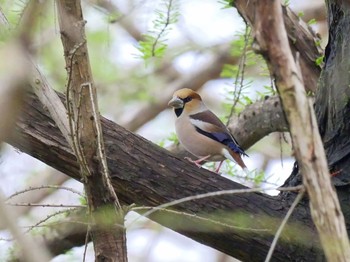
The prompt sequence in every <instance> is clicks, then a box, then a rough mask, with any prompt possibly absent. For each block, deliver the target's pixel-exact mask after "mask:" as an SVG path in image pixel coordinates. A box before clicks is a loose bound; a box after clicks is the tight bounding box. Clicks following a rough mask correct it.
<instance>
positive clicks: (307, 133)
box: [252, 0, 350, 261]
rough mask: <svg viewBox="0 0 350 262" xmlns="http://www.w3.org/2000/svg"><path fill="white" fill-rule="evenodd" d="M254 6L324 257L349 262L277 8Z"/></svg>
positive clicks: (319, 148)
mask: <svg viewBox="0 0 350 262" xmlns="http://www.w3.org/2000/svg"><path fill="white" fill-rule="evenodd" d="M252 5H253V6H255V7H256V11H255V20H254V25H253V27H254V34H255V38H256V41H257V43H258V45H259V52H261V53H262V54H263V56H264V57H265V59H266V60H267V61H268V65H269V68H270V72H271V75H272V76H273V78H274V79H275V81H276V86H277V89H278V91H279V93H280V96H281V100H282V103H283V108H284V111H285V113H286V118H287V120H288V122H289V125H290V133H291V137H292V141H293V148H294V152H295V156H296V159H297V161H298V164H299V166H300V170H301V173H302V175H303V184H304V185H305V187H306V190H307V192H308V195H309V198H310V208H311V214H312V218H313V221H314V222H315V225H316V228H317V230H318V232H319V235H320V239H321V243H322V246H323V249H324V251H325V255H326V257H327V259H328V260H329V261H348V260H347V259H348V258H350V246H349V240H348V235H347V231H346V228H345V221H344V216H343V214H342V212H341V209H340V204H339V201H338V197H337V194H336V192H335V190H334V188H333V186H332V184H331V179H330V174H329V171H328V166H327V162H326V156H325V152H324V149H323V145H322V142H321V137H320V135H319V132H318V128H317V123H316V118H315V114H314V110H313V107H312V106H310V103H309V101H308V100H307V97H306V92H305V88H304V86H303V80H302V76H301V72H300V69H299V68H298V65H297V62H298V56H296V57H297V58H296V62H295V59H294V57H293V56H292V52H291V50H290V48H289V43H288V38H287V34H286V31H285V26H284V23H283V17H282V8H281V5H280V2H279V1H277V0H275V1H271V0H266V1H265V0H259V1H252Z"/></svg>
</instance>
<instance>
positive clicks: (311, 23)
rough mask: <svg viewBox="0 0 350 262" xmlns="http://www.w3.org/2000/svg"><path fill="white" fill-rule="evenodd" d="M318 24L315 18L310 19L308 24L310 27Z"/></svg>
mask: <svg viewBox="0 0 350 262" xmlns="http://www.w3.org/2000/svg"><path fill="white" fill-rule="evenodd" d="M316 23H317V21H316V19H315V18H312V19H310V21H309V22H307V24H308V25H315V24H316Z"/></svg>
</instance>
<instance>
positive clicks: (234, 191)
mask: <svg viewBox="0 0 350 262" xmlns="http://www.w3.org/2000/svg"><path fill="white" fill-rule="evenodd" d="M302 188H303V187H302V186H296V187H277V188H276V187H271V188H248V189H231V190H221V191H216V192H209V193H204V194H199V195H194V196H189V197H184V198H181V199H177V200H174V201H171V202H168V203H165V204H162V205H159V206H157V207H153V208H152V209H151V210H149V211H147V212H145V213H144V214H142V215H143V216H144V217H148V216H150V215H151V214H153V213H154V212H156V211H158V210H160V209H165V208H168V207H171V206H175V205H178V204H181V203H184V202H188V201H194V200H198V199H202V198H208V197H216V196H222V195H232V194H247V193H256V192H264V191H269V190H279V191H299V190H300V189H302ZM138 219H139V218H136V219H135V220H134V221H133V222H131V223H130V224H129V226H131V225H132V224H134V223H135V222H136V221H137V220H138Z"/></svg>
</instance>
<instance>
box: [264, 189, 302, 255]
mask: <svg viewBox="0 0 350 262" xmlns="http://www.w3.org/2000/svg"><path fill="white" fill-rule="evenodd" d="M304 194H305V188H304V187H303V188H302V189H301V190H300V191H299V194H298V195H297V197H296V198H295V199H294V202H293V204H292V205H291V207H290V208H289V210H288V212H287V214H286V216H285V217H284V219H283V221H282V223H281V225H280V226H279V228H278V230H277V232H276V234H275V237H274V238H273V241H272V243H271V247H270V249H269V252H268V253H267V256H266V259H265V262H269V261H270V260H271V258H272V254H273V251H274V250H275V247H276V245H277V241H278V239H279V237H280V235H281V233H282V231H283V229H284V227H285V226H286V224H287V222H288V219H289V217H290V216H291V215H292V213H293V211H294V209H295V207H296V206H297V205H298V204H299V202H300V200H301V199H302V198H303V196H304Z"/></svg>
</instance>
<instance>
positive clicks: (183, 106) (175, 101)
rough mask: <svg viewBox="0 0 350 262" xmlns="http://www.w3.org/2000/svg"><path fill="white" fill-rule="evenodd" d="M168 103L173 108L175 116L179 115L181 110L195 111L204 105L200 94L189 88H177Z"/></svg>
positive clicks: (189, 112) (200, 109)
mask: <svg viewBox="0 0 350 262" xmlns="http://www.w3.org/2000/svg"><path fill="white" fill-rule="evenodd" d="M168 105H169V106H171V107H173V108H174V109H175V113H176V115H177V116H180V115H181V113H182V112H183V111H185V112H187V113H188V114H191V113H196V112H199V111H202V108H203V107H204V104H203V102H202V98H201V97H200V95H199V94H197V93H196V92H195V91H193V90H191V89H189V88H183V89H180V90H177V91H176V92H175V93H174V94H173V98H172V99H171V100H170V101H169V103H168Z"/></svg>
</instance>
